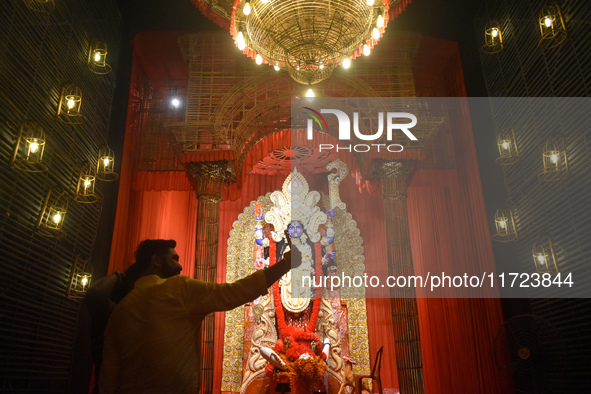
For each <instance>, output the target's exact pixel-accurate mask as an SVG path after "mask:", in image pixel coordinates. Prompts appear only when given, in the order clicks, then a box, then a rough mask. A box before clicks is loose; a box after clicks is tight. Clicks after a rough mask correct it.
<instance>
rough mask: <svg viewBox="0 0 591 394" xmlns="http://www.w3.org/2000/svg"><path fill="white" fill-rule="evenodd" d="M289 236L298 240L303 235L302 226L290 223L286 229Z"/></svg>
mask: <svg viewBox="0 0 591 394" xmlns="http://www.w3.org/2000/svg"><path fill="white" fill-rule="evenodd" d="M287 231H288V233H289V236H290V237H291V238H294V239H298V238H300V237H301V236H302V234H303V233H304V226H302V224H301V223H300V222H291V223H290V224H289V226H288V227H287Z"/></svg>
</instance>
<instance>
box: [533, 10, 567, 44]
mask: <svg viewBox="0 0 591 394" xmlns="http://www.w3.org/2000/svg"><path fill="white" fill-rule="evenodd" d="M539 25H540V34H541V35H542V38H541V39H540V41H539V42H538V46H542V45H545V46H547V48H555V47H557V46H558V45H560V44H562V43H563V42H564V40H566V36H567V31H566V26H565V24H564V19H563V18H562V12H561V11H560V7H558V4H557V3H549V4H546V5H545V6H544V7H542V11H541V12H540V18H539Z"/></svg>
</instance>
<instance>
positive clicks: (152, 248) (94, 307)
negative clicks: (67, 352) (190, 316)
mask: <svg viewBox="0 0 591 394" xmlns="http://www.w3.org/2000/svg"><path fill="white" fill-rule="evenodd" d="M175 246H176V242H175V241H172V240H162V239H160V240H150V239H148V240H145V241H143V242H141V243H140V244H139V246H138V248H137V250H136V253H135V263H133V264H132V265H131V266H130V267H129V268H127V270H125V272H124V273H121V272H118V271H114V272H112V273H110V274H109V275H107V276H105V277H104V278H101V279H100V280H98V281H96V282H95V283H93V284H92V286H91V287H90V288H89V289H88V292H87V293H86V296H85V297H84V302H85V304H86V307H87V309H88V314H89V316H90V322H91V326H90V330H91V332H90V334H91V343H92V349H91V354H92V359H93V362H94V376H95V386H94V389H93V393H95V394H97V393H98V386H99V384H98V382H99V378H100V370H101V365H102V359H103V342H104V333H105V328H106V327H107V322H108V320H109V316H111V313H112V312H113V310H114V309H115V306H116V305H117V304H118V303H119V302H120V301H121V300H122V299H123V297H125V296H126V295H127V294H128V293H129V292H130V291H131V290H132V289H133V286H134V283H135V281H136V280H137V279H138V278H139V277H140V276H141V275H142V274H143V272H144V271H145V270H146V269H147V268H148V266H149V265H150V261H151V257H152V255H153V254H154V253H156V252H157V251H160V250H163V249H168V248H174V247H175ZM179 272H180V270H179Z"/></svg>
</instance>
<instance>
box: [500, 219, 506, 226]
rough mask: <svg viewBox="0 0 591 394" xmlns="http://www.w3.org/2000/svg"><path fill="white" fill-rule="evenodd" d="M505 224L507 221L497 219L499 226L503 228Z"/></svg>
mask: <svg viewBox="0 0 591 394" xmlns="http://www.w3.org/2000/svg"><path fill="white" fill-rule="evenodd" d="M506 225H507V221H506V220H501V221H499V226H500V227H501V228H505V226H506Z"/></svg>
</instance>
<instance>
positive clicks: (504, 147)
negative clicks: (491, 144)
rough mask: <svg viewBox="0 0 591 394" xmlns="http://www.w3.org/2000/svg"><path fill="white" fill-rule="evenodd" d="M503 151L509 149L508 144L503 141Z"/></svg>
mask: <svg viewBox="0 0 591 394" xmlns="http://www.w3.org/2000/svg"><path fill="white" fill-rule="evenodd" d="M503 149H505V150H507V149H509V143H508V142H507V141H503Z"/></svg>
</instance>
